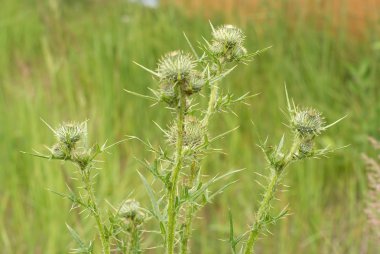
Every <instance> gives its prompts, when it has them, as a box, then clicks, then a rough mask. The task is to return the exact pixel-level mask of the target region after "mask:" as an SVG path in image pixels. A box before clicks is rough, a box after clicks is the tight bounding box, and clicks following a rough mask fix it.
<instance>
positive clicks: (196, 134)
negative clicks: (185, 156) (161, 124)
mask: <svg viewBox="0 0 380 254" xmlns="http://www.w3.org/2000/svg"><path fill="white" fill-rule="evenodd" d="M205 134H206V130H205V127H204V126H203V125H202V123H201V121H199V120H198V119H197V118H196V117H194V116H186V117H185V122H184V135H183V145H184V146H186V147H197V146H199V145H201V144H202V142H203V138H204V135H205ZM166 137H167V140H168V143H169V144H172V145H175V144H176V143H177V137H178V127H177V125H176V124H173V125H172V126H171V127H170V128H169V130H168V131H167V133H166Z"/></svg>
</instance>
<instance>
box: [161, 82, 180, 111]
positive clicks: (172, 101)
mask: <svg viewBox="0 0 380 254" xmlns="http://www.w3.org/2000/svg"><path fill="white" fill-rule="evenodd" d="M159 97H160V100H161V101H164V102H166V103H167V104H169V105H170V106H172V107H173V106H175V105H177V104H178V93H177V91H176V90H175V88H174V87H173V86H171V85H168V84H166V85H161V87H160V90H159Z"/></svg>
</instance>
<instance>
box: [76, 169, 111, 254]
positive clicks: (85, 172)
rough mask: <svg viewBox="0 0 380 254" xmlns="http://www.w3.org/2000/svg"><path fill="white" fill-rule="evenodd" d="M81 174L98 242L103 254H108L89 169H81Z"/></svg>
mask: <svg viewBox="0 0 380 254" xmlns="http://www.w3.org/2000/svg"><path fill="white" fill-rule="evenodd" d="M81 174H82V181H83V183H84V188H85V190H86V191H87V194H88V204H87V205H88V207H89V209H90V212H91V214H92V216H93V217H94V219H95V221H96V225H97V228H98V231H99V236H100V241H101V243H102V248H103V253H104V254H109V253H110V244H109V241H108V239H107V236H106V233H105V230H104V226H103V222H102V219H101V218H100V213H99V208H98V204H97V202H96V199H95V195H94V189H93V186H92V183H91V179H90V177H91V176H90V169H89V168H88V166H87V165H86V166H84V168H82V169H81Z"/></svg>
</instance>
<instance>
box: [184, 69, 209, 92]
mask: <svg viewBox="0 0 380 254" xmlns="http://www.w3.org/2000/svg"><path fill="white" fill-rule="evenodd" d="M204 84H205V80H204V78H203V77H202V74H200V73H197V72H195V73H194V75H192V76H191V77H190V82H189V83H188V84H186V86H184V92H185V93H186V94H187V95H192V94H194V93H197V92H199V91H200V90H201V89H202V87H203V86H204Z"/></svg>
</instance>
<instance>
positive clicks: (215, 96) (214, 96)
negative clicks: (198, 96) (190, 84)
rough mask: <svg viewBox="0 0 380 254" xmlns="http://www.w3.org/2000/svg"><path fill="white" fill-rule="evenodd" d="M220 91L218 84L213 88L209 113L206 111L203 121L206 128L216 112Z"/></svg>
mask: <svg viewBox="0 0 380 254" xmlns="http://www.w3.org/2000/svg"><path fill="white" fill-rule="evenodd" d="M218 90H219V87H218V84H214V85H213V86H212V87H211V92H210V99H209V101H208V107H207V111H206V114H205V116H204V118H203V120H202V121H203V125H205V126H207V125H208V122H209V121H210V117H211V115H212V114H213V113H214V111H215V103H216V101H217V99H218Z"/></svg>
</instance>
